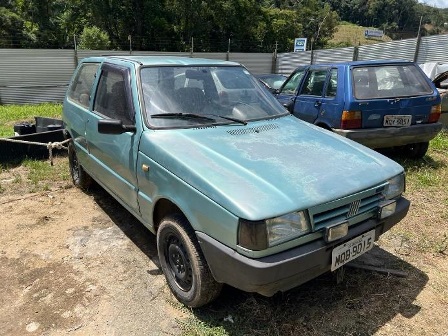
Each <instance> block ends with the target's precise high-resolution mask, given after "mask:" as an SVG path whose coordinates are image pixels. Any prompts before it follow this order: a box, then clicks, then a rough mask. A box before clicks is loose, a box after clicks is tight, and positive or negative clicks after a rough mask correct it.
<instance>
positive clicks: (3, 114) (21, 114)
mask: <svg viewBox="0 0 448 336" xmlns="http://www.w3.org/2000/svg"><path fill="white" fill-rule="evenodd" d="M35 116H39V117H49V118H61V116H62V105H61V104H52V103H45V104H38V105H0V137H9V136H13V135H14V124H16V123H19V122H25V121H26V122H30V123H34V117H35Z"/></svg>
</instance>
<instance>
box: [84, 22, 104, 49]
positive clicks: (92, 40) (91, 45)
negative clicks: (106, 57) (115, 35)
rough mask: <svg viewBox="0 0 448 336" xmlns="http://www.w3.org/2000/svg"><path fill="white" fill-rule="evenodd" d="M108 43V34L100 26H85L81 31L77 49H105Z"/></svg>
mask: <svg viewBox="0 0 448 336" xmlns="http://www.w3.org/2000/svg"><path fill="white" fill-rule="evenodd" d="M109 45H110V40H109V35H108V34H107V33H106V32H104V31H102V30H101V29H100V28H98V27H95V26H94V27H85V28H84V30H83V31H82V34H81V38H80V42H79V49H91V50H95V49H97V50H105V49H107V48H108V47H109Z"/></svg>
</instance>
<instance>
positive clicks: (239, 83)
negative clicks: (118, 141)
mask: <svg viewBox="0 0 448 336" xmlns="http://www.w3.org/2000/svg"><path fill="white" fill-rule="evenodd" d="M140 77H141V85H142V92H143V99H144V104H145V117H146V120H147V123H148V124H149V125H151V126H152V127H157V128H159V127H162V128H174V127H176V128H179V127H195V126H198V125H207V124H208V125H210V124H213V125H218V124H229V123H238V124H241V125H244V124H245V123H246V122H247V121H251V120H260V119H265V118H272V117H273V116H281V115H285V114H287V112H286V111H285V109H284V108H283V107H282V106H281V105H280V104H279V103H278V102H277V100H276V99H275V97H273V96H272V95H270V94H269V93H268V92H266V90H264V89H262V87H261V86H260V83H259V82H258V81H257V80H256V79H255V78H253V76H252V75H251V74H250V73H249V72H248V71H247V70H246V69H245V68H243V67H241V66H222V67H208V66H199V67H188V66H179V67H174V66H173V67H171V66H164V67H146V68H142V69H141V72H140Z"/></svg>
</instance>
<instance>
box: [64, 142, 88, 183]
mask: <svg viewBox="0 0 448 336" xmlns="http://www.w3.org/2000/svg"><path fill="white" fill-rule="evenodd" d="M68 164H69V167H70V175H71V176H72V180H73V184H74V185H75V186H76V187H78V188H81V189H84V190H85V189H88V188H89V187H90V185H91V184H92V178H91V177H90V176H89V174H87V173H86V172H85V170H84V168H82V166H81V164H80V163H79V161H78V156H77V155H76V151H75V147H74V145H73V142H70V143H69V144H68Z"/></svg>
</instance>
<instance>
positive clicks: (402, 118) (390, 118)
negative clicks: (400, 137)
mask: <svg viewBox="0 0 448 336" xmlns="http://www.w3.org/2000/svg"><path fill="white" fill-rule="evenodd" d="M411 120H412V116H410V115H385V116H384V120H383V125H384V126H397V127H403V126H410V125H411Z"/></svg>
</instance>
